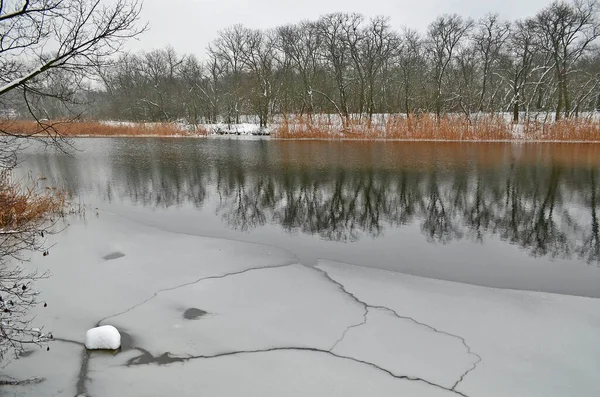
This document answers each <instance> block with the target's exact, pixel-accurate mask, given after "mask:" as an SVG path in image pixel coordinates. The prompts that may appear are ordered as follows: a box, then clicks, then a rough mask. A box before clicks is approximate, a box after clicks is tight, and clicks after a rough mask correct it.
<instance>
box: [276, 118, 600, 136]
mask: <svg viewBox="0 0 600 397" xmlns="http://www.w3.org/2000/svg"><path fill="white" fill-rule="evenodd" d="M345 124H346V125H345V126H342V123H341V122H340V120H339V118H338V119H335V118H333V119H332V118H331V117H323V115H320V116H315V117H312V118H307V117H303V116H295V117H286V118H284V119H283V120H282V122H281V123H280V125H279V126H278V128H276V129H275V131H274V133H273V135H274V136H276V137H278V138H284V139H355V140H415V141H421V140H440V141H564V142H568V141H582V142H600V123H599V122H598V121H594V120H589V119H566V120H561V121H558V122H549V123H541V122H536V121H528V122H524V123H522V124H513V123H511V122H510V121H509V120H507V119H506V118H504V117H502V116H493V115H485V116H479V117H476V118H473V119H470V120H469V119H467V118H466V117H464V116H458V115H449V116H444V117H442V118H440V119H437V118H436V117H435V116H434V115H419V116H409V117H405V116H397V115H392V116H388V117H386V118H385V119H383V120H381V119H377V120H373V121H371V120H368V119H366V118H362V119H353V120H349V121H348V122H346V123H345Z"/></svg>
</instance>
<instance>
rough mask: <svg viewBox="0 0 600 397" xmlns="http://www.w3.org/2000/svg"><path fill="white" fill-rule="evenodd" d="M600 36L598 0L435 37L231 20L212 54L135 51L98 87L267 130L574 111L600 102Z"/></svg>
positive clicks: (322, 22) (374, 28) (431, 31)
mask: <svg viewBox="0 0 600 397" xmlns="http://www.w3.org/2000/svg"><path fill="white" fill-rule="evenodd" d="M599 34H600V20H599V18H598V3H597V1H596V0H573V1H571V2H560V1H559V2H554V3H552V4H550V5H548V6H547V7H545V8H544V9H543V10H541V11H540V12H539V13H538V14H537V15H535V16H534V17H532V18H530V19H527V20H522V21H515V22H508V21H503V20H502V19H500V18H499V16H498V15H494V14H490V15H486V16H484V17H483V18H481V19H480V20H478V21H472V20H470V19H465V18H463V17H461V16H459V15H442V16H440V17H439V18H437V19H435V20H434V21H433V22H432V23H431V24H430V25H429V28H428V30H427V32H426V33H425V34H421V33H419V32H416V31H411V30H403V31H402V32H396V31H395V30H393V29H392V28H391V26H390V23H389V20H388V19H387V18H384V17H375V18H372V19H366V18H365V17H364V16H362V15H360V14H355V13H341V12H339V13H332V14H327V15H324V16H322V17H321V18H319V19H318V20H316V21H302V22H299V23H297V24H292V25H286V26H282V27H278V28H276V29H274V30H269V31H260V30H252V29H248V28H245V27H244V26H242V25H235V26H232V27H230V28H227V29H225V30H223V31H221V32H219V35H218V37H217V39H216V40H215V41H214V42H213V43H211V44H210V46H209V48H208V52H207V55H206V57H205V59H204V60H202V61H198V60H197V59H196V58H195V57H191V56H182V57H180V58H177V56H176V55H175V54H174V51H173V50H172V49H170V48H168V49H163V50H157V51H154V52H151V53H142V54H128V55H126V56H123V57H122V58H120V59H119V61H118V62H117V63H116V65H115V67H114V68H112V69H110V70H107V71H106V70H105V74H106V75H107V76H106V78H104V82H105V85H106V87H105V88H104V90H102V92H100V93H97V94H98V95H108V96H109V100H108V102H107V103H111V104H112V106H109V107H108V108H106V109H104V113H103V114H102V115H101V116H102V117H108V118H119V119H127V120H148V121H157V120H177V119H186V120H188V121H192V122H198V121H203V122H209V123H211V122H216V121H218V120H220V121H225V122H229V123H231V122H236V123H237V122H240V117H241V116H242V115H254V116H258V122H259V123H260V124H261V125H263V126H264V125H266V124H267V123H268V122H269V121H270V120H271V118H272V116H273V115H274V114H284V115H286V114H296V115H306V116H307V117H308V118H311V117H312V115H313V114H316V113H328V114H337V115H338V116H339V118H340V121H341V123H342V124H343V125H347V124H348V123H349V122H350V121H351V119H352V118H363V117H365V118H367V119H368V120H370V119H371V118H372V117H373V115H374V114H377V113H405V114H407V115H410V114H415V115H416V114H420V113H425V112H428V113H434V114H436V115H437V116H438V117H441V116H443V115H444V114H446V113H448V112H454V113H462V114H464V115H465V116H466V117H467V118H470V117H471V115H472V114H473V113H477V112H487V113H499V112H512V114H513V120H514V121H515V122H517V121H519V119H520V117H523V115H524V114H529V115H531V114H536V115H539V114H540V113H541V115H542V117H543V118H544V119H548V117H549V115H550V114H552V115H553V116H554V118H556V119H558V118H561V117H576V116H579V115H580V114H581V112H584V111H590V110H594V109H596V108H598V107H599V106H600V65H599V62H598V61H599V60H600V51H599V49H598V45H597V44H598V43H597V40H596V39H597V38H598V35H599ZM192 59H193V60H192ZM151 60H152V62H150V61H151ZM156 62H159V63H162V64H164V65H162V66H161V67H157V65H154V64H155V63H156ZM157 73H158V75H157ZM159 75H160V76H159ZM184 92H185V94H183V93H184ZM115 104H119V105H115ZM536 117H537V116H536Z"/></svg>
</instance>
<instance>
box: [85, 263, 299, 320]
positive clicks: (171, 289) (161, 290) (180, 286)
mask: <svg viewBox="0 0 600 397" xmlns="http://www.w3.org/2000/svg"><path fill="white" fill-rule="evenodd" d="M297 264H298V263H297V262H292V263H286V264H283V265H273V266H261V267H251V268H248V269H244V270H240V271H237V272H230V273H225V274H221V275H218V276H206V277H201V278H199V279H197V280H194V281H189V282H187V283H183V284H179V285H176V286H174V287H168V288H161V289H159V290H157V291H156V292H155V293H153V294H152V296H151V297H149V298H147V299H145V300H143V301H142V302H139V303H136V304H135V305H133V306H131V307H129V308H128V309H126V310H123V311H121V312H119V313H115V314H111V315H110V316H106V317H104V318H102V319H100V320H99V321H98V322H97V323H96V327H99V326H100V325H101V324H102V323H103V322H104V321H106V320H108V319H110V318H115V317H118V316H122V315H123V314H127V313H129V312H130V311H132V310H134V309H136V308H138V307H140V306H142V305H144V304H146V303H148V302H150V301H151V300H152V299H154V298H156V297H157V296H158V295H159V294H160V293H162V292H167V291H174V290H176V289H179V288H184V287H187V286H190V285H194V284H198V283H200V282H202V281H206V280H218V279H222V278H226V277H230V276H237V275H240V274H244V273H248V272H251V271H255V270H267V269H279V268H282V267H289V266H293V265H297Z"/></svg>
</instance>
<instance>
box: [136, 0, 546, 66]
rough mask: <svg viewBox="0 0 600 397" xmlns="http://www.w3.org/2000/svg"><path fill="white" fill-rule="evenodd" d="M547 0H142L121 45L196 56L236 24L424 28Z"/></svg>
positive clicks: (521, 11) (521, 9) (508, 12)
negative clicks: (349, 18) (136, 33)
mask: <svg viewBox="0 0 600 397" xmlns="http://www.w3.org/2000/svg"><path fill="white" fill-rule="evenodd" d="M551 2H552V1H551V0H294V1H290V0H144V10H143V13H142V18H143V20H145V21H147V22H148V23H149V26H150V29H149V31H147V32H145V33H144V34H143V35H142V36H140V37H139V39H138V40H132V41H130V42H129V43H128V44H127V48H128V49H131V50H151V49H155V48H162V47H165V46H167V45H169V44H170V45H172V46H173V47H174V48H175V50H177V52H179V53H194V54H196V55H198V56H199V57H200V58H202V57H203V56H204V54H205V49H206V46H207V45H208V43H210V42H211V41H212V40H213V39H214V38H215V37H216V36H217V31H218V30H220V29H223V28H226V27H228V26H231V25H233V24H236V23H242V24H244V25H245V26H248V27H251V28H273V27H276V26H280V25H285V24H288V23H294V22H298V21H301V20H303V19H310V20H315V19H317V18H318V17H319V16H320V15H322V14H326V13H329V12H336V11H343V12H359V13H362V14H364V15H365V16H374V15H385V16H388V17H390V18H391V23H392V26H393V27H394V28H396V29H400V28H402V27H403V26H408V27H410V28H414V29H417V30H420V31H422V32H425V30H426V29H427V25H428V24H429V23H430V22H431V21H432V20H433V19H435V18H436V17H437V16H439V15H441V14H444V13H450V14H452V13H457V14H460V15H462V16H466V17H471V18H475V19H477V18H479V17H481V16H483V15H485V14H487V13H490V12H497V13H499V14H500V15H501V16H502V17H503V18H505V19H509V20H516V19H519V18H525V17H528V16H532V15H534V14H535V13H536V12H537V11H539V10H540V9H541V8H543V7H545V6H547V5H548V4H550V3H551Z"/></svg>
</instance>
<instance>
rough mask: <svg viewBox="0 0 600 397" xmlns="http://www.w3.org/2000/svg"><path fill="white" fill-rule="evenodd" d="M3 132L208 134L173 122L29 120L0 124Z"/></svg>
mask: <svg viewBox="0 0 600 397" xmlns="http://www.w3.org/2000/svg"><path fill="white" fill-rule="evenodd" d="M2 129H4V130H6V131H9V132H11V133H14V134H21V135H41V136H43V135H52V136H54V135H58V136H64V137H81V136H98V137H110V136H132V137H136V136H140V137H141V136H159V137H171V136H204V135H207V134H208V131H207V130H206V129H205V128H204V127H202V126H197V127H195V128H193V129H186V128H183V127H182V125H180V124H175V123H101V122H97V121H75V122H64V121H45V122H42V123H39V124H38V123H36V122H34V121H28V120H11V121H7V122H4V123H2Z"/></svg>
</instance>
